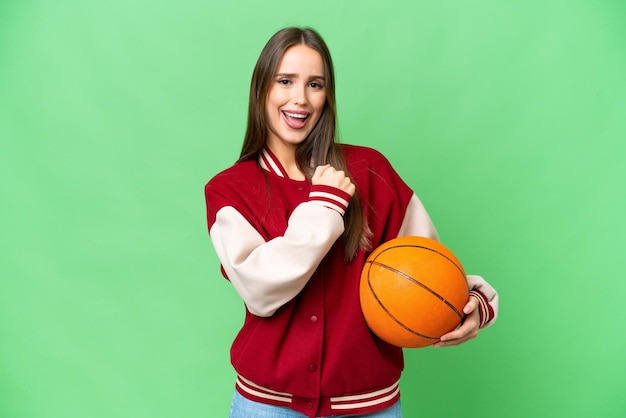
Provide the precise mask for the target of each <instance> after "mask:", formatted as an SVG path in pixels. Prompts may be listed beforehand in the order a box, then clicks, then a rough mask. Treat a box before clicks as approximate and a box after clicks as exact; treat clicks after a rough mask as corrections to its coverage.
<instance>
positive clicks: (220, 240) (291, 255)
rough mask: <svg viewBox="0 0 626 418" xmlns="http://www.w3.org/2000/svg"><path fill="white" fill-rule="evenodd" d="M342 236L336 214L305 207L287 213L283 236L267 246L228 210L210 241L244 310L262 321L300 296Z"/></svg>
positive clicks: (220, 214)
mask: <svg viewBox="0 0 626 418" xmlns="http://www.w3.org/2000/svg"><path fill="white" fill-rule="evenodd" d="M343 231H344V223H343V217H342V216H341V214H340V213H338V212H337V211H336V210H332V209H329V208H328V207H326V206H324V205H323V204H320V203H319V202H316V201H308V202H304V203H301V204H300V205H298V206H297V207H296V209H295V210H294V211H293V212H292V214H291V216H290V218H289V220H288V226H287V230H286V231H285V234H284V235H283V236H280V237H276V238H274V239H272V240H270V241H265V240H264V239H263V237H262V236H261V235H260V234H259V233H258V232H257V231H256V230H255V229H254V228H253V227H252V225H250V223H249V222H248V221H247V220H246V219H245V218H244V217H243V216H242V215H241V214H240V213H239V212H237V211H236V210H235V209H234V208H233V207H230V206H226V207H223V208H222V209H220V210H219V211H218V212H217V214H216V220H215V223H214V224H213V226H212V227H211V229H210V231H209V235H210V236H211V241H212V242H213V246H214V248H215V250H216V252H217V255H218V257H219V259H220V262H221V263H222V268H223V269H224V271H225V272H226V275H227V276H228V279H229V280H230V282H231V283H232V284H233V286H234V287H235V289H236V290H237V292H238V293H239V295H240V296H241V298H242V299H243V301H244V303H245V304H246V306H247V308H248V310H249V311H250V312H251V313H253V314H254V315H257V316H265V317H267V316H271V315H273V314H274V312H276V310H277V309H278V308H280V307H281V306H282V305H284V304H285V303H287V302H289V301H290V300H291V299H293V298H294V297H295V296H296V295H297V294H298V293H299V292H300V291H301V290H302V288H303V287H304V286H305V285H306V283H307V282H308V280H309V279H310V278H311V276H312V275H313V273H314V272H315V270H316V268H317V266H318V265H319V264H320V262H321V261H322V259H323V258H324V256H325V255H326V254H327V253H328V251H329V250H330V248H331V247H332V245H333V244H334V243H335V241H336V240H337V238H339V237H340V236H341V234H342V233H343Z"/></svg>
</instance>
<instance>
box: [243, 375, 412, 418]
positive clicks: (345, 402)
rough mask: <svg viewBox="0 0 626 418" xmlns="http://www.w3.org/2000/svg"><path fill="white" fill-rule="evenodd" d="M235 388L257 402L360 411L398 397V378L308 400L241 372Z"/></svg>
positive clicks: (377, 406) (374, 408)
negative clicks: (365, 388) (362, 389)
mask: <svg viewBox="0 0 626 418" xmlns="http://www.w3.org/2000/svg"><path fill="white" fill-rule="evenodd" d="M236 387H237V390H238V392H239V393H240V394H241V395H242V396H244V397H246V398H248V399H251V400H253V401H256V402H262V403H267V404H271V405H277V406H286V407H292V404H294V401H296V400H297V402H295V403H297V404H310V405H313V404H315V405H319V408H317V409H318V410H320V411H324V410H330V411H331V412H333V413H335V412H336V413H341V414H359V413H367V412H371V411H374V410H379V409H384V407H387V406H389V405H391V404H393V403H395V402H396V401H397V400H398V399H399V398H400V381H399V380H398V381H396V382H395V383H393V384H392V385H390V386H387V387H385V388H382V389H376V390H374V391H369V392H364V393H358V394H352V395H343V396H331V397H321V398H320V399H308V400H307V399H303V398H299V397H296V396H294V395H293V394H291V393H287V392H279V391H275V390H272V389H268V388H265V387H263V386H260V385H257V384H256V383H254V382H251V381H250V380H248V379H246V378H244V377H243V376H240V375H237V381H236ZM296 409H299V408H296Z"/></svg>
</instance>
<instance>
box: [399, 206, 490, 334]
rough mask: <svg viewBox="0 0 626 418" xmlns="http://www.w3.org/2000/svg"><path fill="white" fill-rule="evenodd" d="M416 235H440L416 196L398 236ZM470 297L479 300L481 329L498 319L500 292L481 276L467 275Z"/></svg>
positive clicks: (432, 236) (408, 208)
mask: <svg viewBox="0 0 626 418" xmlns="http://www.w3.org/2000/svg"><path fill="white" fill-rule="evenodd" d="M407 235H415V236H421V237H427V238H430V239H434V240H436V241H439V235H438V234H437V230H436V229H435V226H434V225H433V223H432V221H431V219H430V217H429V216H428V213H427V212H426V209H425V208H424V205H422V202H421V201H420V200H419V198H418V197H417V196H416V195H415V194H414V195H413V197H411V200H410V201H409V205H408V206H407V209H406V213H405V216H404V221H403V222H402V226H401V227H400V231H399V233H398V236H407ZM466 277H467V284H468V286H469V289H470V295H472V296H474V297H476V299H477V300H478V308H479V312H480V327H481V328H486V327H488V326H489V325H491V324H493V323H494V322H495V320H496V318H497V317H498V292H496V290H495V289H494V288H493V287H492V286H491V285H490V284H489V283H487V281H486V280H485V279H483V278H482V277H481V276H476V275H467V276H466Z"/></svg>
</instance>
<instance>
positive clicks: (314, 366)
mask: <svg viewBox="0 0 626 418" xmlns="http://www.w3.org/2000/svg"><path fill="white" fill-rule="evenodd" d="M315 370H317V366H316V365H315V364H309V371H310V372H311V373H313V372H314V371H315Z"/></svg>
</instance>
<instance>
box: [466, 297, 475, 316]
mask: <svg viewBox="0 0 626 418" xmlns="http://www.w3.org/2000/svg"><path fill="white" fill-rule="evenodd" d="M476 308H478V299H476V296H472V295H470V297H469V301H468V302H467V303H466V304H465V306H464V307H463V313H464V314H465V315H469V314H471V313H472V312H474V311H475V310H476Z"/></svg>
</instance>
